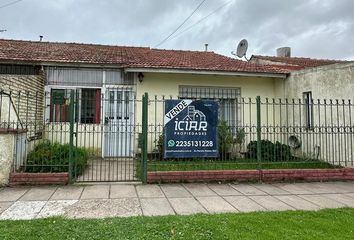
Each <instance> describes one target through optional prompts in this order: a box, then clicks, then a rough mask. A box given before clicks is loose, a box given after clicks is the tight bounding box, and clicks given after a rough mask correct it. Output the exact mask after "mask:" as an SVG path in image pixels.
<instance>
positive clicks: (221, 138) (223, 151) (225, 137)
mask: <svg viewBox="0 0 354 240" xmlns="http://www.w3.org/2000/svg"><path fill="white" fill-rule="evenodd" d="M218 143H219V154H220V156H221V157H222V158H226V156H227V154H228V153H229V152H230V150H231V148H232V145H233V143H234V137H233V135H232V132H231V128H230V127H229V126H228V125H227V122H226V121H223V120H222V121H219V123H218Z"/></svg>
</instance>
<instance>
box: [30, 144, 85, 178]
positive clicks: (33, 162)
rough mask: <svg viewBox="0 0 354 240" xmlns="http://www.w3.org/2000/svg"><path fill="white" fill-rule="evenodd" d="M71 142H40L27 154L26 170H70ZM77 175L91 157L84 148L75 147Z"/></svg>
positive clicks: (81, 171)
mask: <svg viewBox="0 0 354 240" xmlns="http://www.w3.org/2000/svg"><path fill="white" fill-rule="evenodd" d="M69 152H70V146H69V144H59V143H51V142H49V141H45V142H43V143H40V144H38V145H37V146H35V148H34V149H33V150H32V151H31V152H30V153H29V154H28V155H27V166H26V168H25V171H26V172H68V171H69ZM73 156H74V160H75V163H76V164H74V171H76V176H77V175H80V174H82V173H83V171H84V170H85V168H86V166H87V160H88V158H89V154H88V151H87V150H86V149H84V148H78V147H73Z"/></svg>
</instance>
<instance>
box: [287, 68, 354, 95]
mask: <svg viewBox="0 0 354 240" xmlns="http://www.w3.org/2000/svg"><path fill="white" fill-rule="evenodd" d="M284 90H285V92H284V94H285V96H287V97H288V98H302V93H303V92H307V91H312V97H313V98H314V99H339V100H342V99H345V100H348V99H352V100H353V99H354V94H353V92H354V62H349V63H338V64H331V65H326V66H321V67H316V68H308V69H304V70H301V71H295V72H292V73H291V74H290V76H289V77H288V78H287V79H286V81H285V88H284Z"/></svg>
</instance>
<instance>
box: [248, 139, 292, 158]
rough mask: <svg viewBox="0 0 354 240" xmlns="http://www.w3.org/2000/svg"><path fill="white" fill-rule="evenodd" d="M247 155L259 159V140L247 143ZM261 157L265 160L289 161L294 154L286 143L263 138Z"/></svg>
mask: <svg viewBox="0 0 354 240" xmlns="http://www.w3.org/2000/svg"><path fill="white" fill-rule="evenodd" d="M247 155H248V158H253V159H257V141H251V142H250V143H249V144H248V145H247ZM261 157H262V160H263V161H287V160H291V157H292V155H291V151H290V147H289V146H288V145H286V144H281V143H280V142H278V141H277V142H276V143H272V142H271V141H269V140H261Z"/></svg>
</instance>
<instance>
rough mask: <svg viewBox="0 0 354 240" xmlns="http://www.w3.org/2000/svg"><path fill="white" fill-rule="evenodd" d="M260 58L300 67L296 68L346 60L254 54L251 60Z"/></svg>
mask: <svg viewBox="0 0 354 240" xmlns="http://www.w3.org/2000/svg"><path fill="white" fill-rule="evenodd" d="M258 59H260V60H265V61H267V63H269V62H274V63H281V64H286V65H287V66H295V67H296V66H297V67H298V69H294V70H299V69H304V68H308V67H318V66H324V65H329V64H335V63H341V62H345V61H341V60H330V59H314V58H304V57H276V56H261V55H253V56H252V58H251V61H255V60H258ZM289 69H291V68H289Z"/></svg>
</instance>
